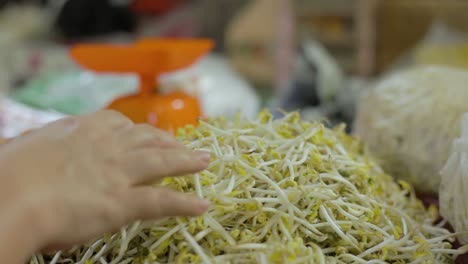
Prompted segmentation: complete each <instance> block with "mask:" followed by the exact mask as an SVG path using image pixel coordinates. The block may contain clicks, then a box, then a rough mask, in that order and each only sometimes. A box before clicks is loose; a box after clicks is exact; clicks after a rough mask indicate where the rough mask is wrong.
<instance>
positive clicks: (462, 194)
mask: <svg viewBox="0 0 468 264" xmlns="http://www.w3.org/2000/svg"><path fill="white" fill-rule="evenodd" d="M441 176H442V178H441V183H440V190H439V201H440V213H441V215H442V216H443V217H444V218H445V219H446V220H448V221H449V223H450V224H451V225H452V227H453V228H454V229H455V232H457V233H460V234H459V235H458V240H459V241H460V243H462V244H468V113H465V114H464V116H463V121H462V128H461V135H460V137H459V138H457V139H455V140H454V141H453V144H452V149H451V154H450V156H449V159H448V161H447V163H446V164H445V166H444V167H443V169H442V170H441Z"/></svg>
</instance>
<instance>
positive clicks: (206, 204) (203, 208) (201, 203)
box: [197, 199, 210, 212]
mask: <svg viewBox="0 0 468 264" xmlns="http://www.w3.org/2000/svg"><path fill="white" fill-rule="evenodd" d="M197 205H198V207H199V208H200V211H202V212H205V211H206V210H208V207H210V202H209V201H207V200H205V199H198V201H197Z"/></svg>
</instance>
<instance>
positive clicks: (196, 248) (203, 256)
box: [181, 226, 211, 264]
mask: <svg viewBox="0 0 468 264" xmlns="http://www.w3.org/2000/svg"><path fill="white" fill-rule="evenodd" d="M181 232H182V235H183V236H184V237H185V239H187V242H188V243H189V244H190V246H191V247H192V248H193V250H194V251H195V252H197V254H198V256H200V258H201V259H202V261H203V263H204V264H210V263H211V261H210V259H209V258H208V256H207V255H206V254H205V252H204V251H203V249H202V248H201V247H200V245H199V244H198V243H197V241H195V239H194V238H193V237H192V236H191V235H190V234H189V232H187V229H186V228H185V226H183V227H182V229H181Z"/></svg>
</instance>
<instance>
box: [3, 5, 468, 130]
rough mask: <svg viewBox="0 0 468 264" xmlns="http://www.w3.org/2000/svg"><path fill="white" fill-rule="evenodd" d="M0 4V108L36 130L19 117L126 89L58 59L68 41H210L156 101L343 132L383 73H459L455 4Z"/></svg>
mask: <svg viewBox="0 0 468 264" xmlns="http://www.w3.org/2000/svg"><path fill="white" fill-rule="evenodd" d="M0 3H1V4H0V7H1V11H0V30H1V34H0V47H1V49H0V91H1V93H2V94H3V95H5V97H6V98H7V99H4V100H3V103H2V104H1V107H2V108H1V109H2V111H3V112H8V111H10V112H11V113H13V112H14V111H16V112H15V113H16V115H13V117H15V118H24V120H26V121H27V122H29V124H31V122H39V121H38V120H42V119H41V118H42V117H41V116H37V115H36V116H35V117H34V118H30V119H32V120H29V119H28V116H29V115H30V114H32V112H31V113H29V112H28V111H29V110H31V109H30V108H32V109H34V110H45V111H48V112H50V111H53V112H54V113H53V114H52V113H49V114H48V115H46V116H44V118H45V119H47V120H48V118H52V119H53V118H55V117H56V115H57V116H60V115H62V114H65V115H76V114H84V113H88V112H92V111H96V110H98V109H101V108H104V107H106V106H107V105H109V103H110V102H112V101H113V100H115V99H116V98H119V97H122V96H124V95H128V94H132V93H135V92H136V91H137V86H138V79H137V78H136V76H134V75H132V74H131V73H129V74H116V73H112V72H109V73H97V72H94V71H92V70H90V69H85V68H84V67H81V66H80V65H78V64H77V63H76V61H75V60H73V59H72V58H71V56H70V53H69V49H70V47H73V46H74V45H76V44H79V43H90V42H91V43H100V44H102V43H112V44H128V43H132V42H135V41H137V40H139V39H144V38H182V39H192V38H209V39H212V40H213V41H214V43H215V47H214V48H213V50H212V51H211V52H210V53H209V54H208V55H207V56H204V57H203V58H202V59H201V60H200V61H198V62H197V63H196V64H195V65H194V66H191V67H189V68H187V69H181V70H180V71H177V72H174V73H169V74H164V75H163V76H161V77H160V78H159V80H158V84H159V85H158V87H159V88H158V89H159V90H160V91H163V92H164V91H165V92H167V91H173V90H174V89H175V90H180V89H181V90H183V91H184V92H186V93H188V94H191V95H193V96H195V97H196V98H198V99H199V100H200V101H201V104H202V112H203V113H204V114H205V115H207V116H216V115H228V116H229V115H233V114H234V113H237V112H239V111H240V112H242V113H243V114H246V115H247V116H251V117H254V116H255V115H256V114H257V112H258V111H259V109H261V108H264V107H268V108H271V109H284V110H287V111H292V110H300V111H301V112H302V114H303V117H304V118H305V119H311V120H315V119H321V120H327V121H328V122H329V123H330V124H336V123H340V122H345V123H347V124H348V128H349V129H351V127H352V122H353V120H354V117H355V112H356V111H355V109H356V104H357V101H358V98H359V96H360V95H361V94H362V92H363V91H366V90H367V89H372V87H373V84H374V83H375V82H376V81H378V80H380V79H382V78H384V77H385V76H386V75H388V74H390V73H391V72H393V71H397V70H401V69H405V68H411V67H415V66H417V65H429V64H441V65H451V66H456V67H461V68H464V67H467V66H468V63H467V60H466V58H467V56H468V52H467V47H468V46H466V41H467V32H468V20H466V19H465V18H464V16H465V13H466V12H467V11H468V2H466V1H463V0H458V1H457V0H447V1H438V0H393V1H385V0H355V1H349V0H326V1H325V0H291V1H288V0H218V1H214V0H173V1H170V0H146V1H145V0H134V1H132V0H68V1H66V0H37V1H33V0H30V1H26V0H25V1H5V0H3V1H0ZM24 106H26V107H28V109H23V107H24ZM27 110H28V111H27ZM35 114H37V112H35ZM1 117H2V118H1V119H0V120H1V121H2V123H1V124H2V126H1V128H2V134H3V136H11V135H13V134H14V133H16V132H15V131H16V130H15V129H14V128H12V126H11V125H8V124H9V123H8V122H11V121H12V120H15V119H13V117H12V115H11V114H10V115H7V114H5V113H3V114H2V115H1ZM26 121H25V122H26ZM15 124H16V126H17V127H19V128H18V129H23V128H22V127H21V126H20V122H15ZM25 126H27V125H25Z"/></svg>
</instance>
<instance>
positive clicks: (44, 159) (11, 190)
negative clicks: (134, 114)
mask: <svg viewBox="0 0 468 264" xmlns="http://www.w3.org/2000/svg"><path fill="white" fill-rule="evenodd" d="M209 160H210V155H209V153H206V152H195V151H191V150H188V149H186V148H185V147H184V146H183V145H182V144H180V143H179V142H177V141H176V140H175V139H174V138H172V137H171V136H169V135H168V134H166V133H164V132H162V131H160V130H158V129H155V128H153V127H151V126H149V125H134V124H133V123H132V122H131V121H130V120H128V119H127V118H125V117H123V116H122V115H120V114H118V113H116V112H111V111H103V112H98V113H96V114H93V115H89V116H83V117H74V118H68V119H64V120H60V121H58V122H55V123H52V124H50V125H47V126H46V127H44V128H42V129H39V130H37V131H33V132H31V133H29V134H27V135H25V136H23V137H21V138H18V139H15V140H13V141H11V142H9V143H7V144H6V145H4V146H2V147H1V148H0V168H1V170H2V174H1V175H0V179H1V184H0V216H1V215H2V213H3V214H4V215H7V213H8V212H10V213H11V214H14V213H13V212H20V213H19V214H21V215H25V216H33V222H34V223H32V222H31V224H32V226H34V227H35V228H36V229H40V230H39V231H40V232H38V233H37V232H35V233H34V234H29V235H30V236H31V237H38V241H36V244H37V245H36V247H37V248H35V249H34V250H41V249H44V248H54V249H56V248H63V247H69V246H72V245H74V244H77V243H82V242H87V241H88V240H90V239H93V238H95V237H97V236H99V235H102V234H104V233H106V232H111V231H115V230H118V228H120V227H121V226H123V225H125V224H127V223H129V222H131V221H134V220H145V219H153V218H160V217H166V216H196V215H199V214H201V213H203V212H204V211H205V210H207V208H208V202H207V201H204V200H201V199H199V198H197V197H195V196H192V195H189V194H182V193H177V192H173V191H169V190H166V189H160V188H153V187H150V186H145V184H146V183H151V182H154V181H156V180H159V179H161V178H163V177H166V176H176V175H184V174H187V173H192V172H196V171H199V170H202V169H205V168H206V167H207V166H208V163H209ZM2 201H3V202H2ZM6 201H13V203H11V202H6ZM20 208H21V210H23V209H24V210H23V211H20ZM28 212H29V213H28ZM11 214H9V215H11ZM29 218H31V217H29ZM0 224H1V221H0ZM0 230H1V228H0ZM30 253H33V252H30Z"/></svg>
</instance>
